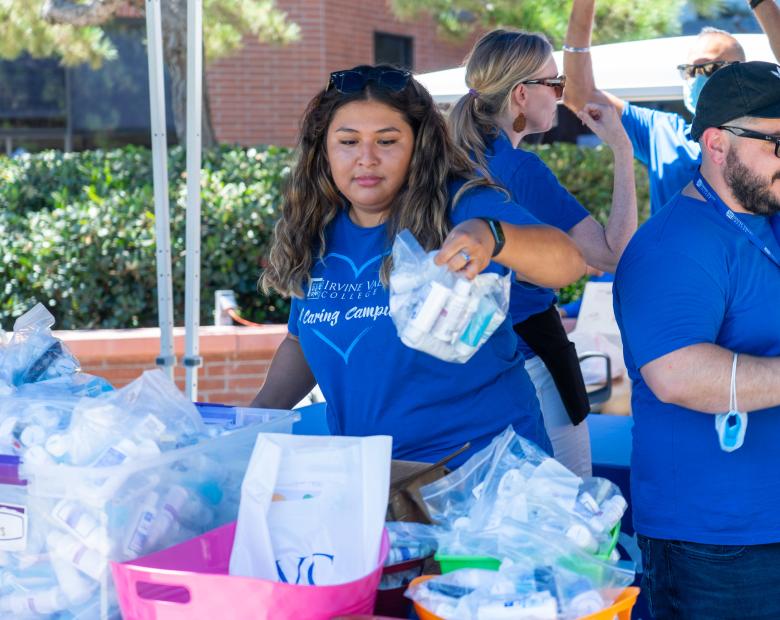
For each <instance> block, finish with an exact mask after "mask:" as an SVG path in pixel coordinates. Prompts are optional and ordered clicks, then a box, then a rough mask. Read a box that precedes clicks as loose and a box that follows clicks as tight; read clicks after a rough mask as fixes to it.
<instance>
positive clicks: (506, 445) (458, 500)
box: [420, 426, 628, 559]
mask: <svg viewBox="0 0 780 620" xmlns="http://www.w3.org/2000/svg"><path fill="white" fill-rule="evenodd" d="M420 492H421V495H422V498H423V500H424V502H425V504H426V507H427V508H428V511H429V514H430V515H431V518H432V519H433V520H434V521H435V522H436V523H438V524H440V525H443V526H444V530H443V533H442V534H441V535H440V537H439V545H438V548H439V551H438V553H439V555H441V556H447V557H450V556H452V557H457V556H481V555H485V553H484V551H485V550H484V549H474V548H472V547H471V546H470V543H469V542H468V541H469V540H471V539H472V537H473V536H472V535H473V533H474V532H485V531H491V532H498V531H499V530H500V525H501V524H502V523H503V522H504V520H505V519H512V520H514V521H516V522H519V523H525V524H528V526H529V527H532V528H534V529H535V530H536V531H539V532H543V533H544V534H545V536H546V537H548V538H549V539H557V540H566V541H568V542H570V543H572V544H574V545H575V546H576V547H577V548H579V549H581V550H582V551H583V552H585V553H589V554H592V555H597V556H599V557H601V558H604V559H617V557H618V554H617V552H616V551H615V543H616V539H617V532H618V531H619V523H620V520H621V519H622V517H623V514H624V513H625V511H626V508H627V507H628V505H627V503H626V500H625V499H624V498H623V496H622V494H621V493H620V489H618V487H617V486H615V485H614V484H613V483H612V482H610V481H609V480H606V479H604V478H597V477H591V478H587V479H582V478H580V477H579V476H577V475H575V474H573V473H572V472H570V471H569V470H568V469H566V468H565V467H564V466H563V465H561V464H560V463H559V462H558V461H556V460H555V459H552V458H550V457H549V456H548V455H547V454H546V453H544V452H543V451H542V450H541V449H540V448H538V447H537V446H536V445H535V444H533V443H532V442H530V441H528V440H526V439H524V438H523V437H520V436H519V435H517V434H516V433H515V431H514V429H513V428H512V427H511V426H509V427H507V429H506V430H505V431H504V432H503V433H501V434H500V435H498V436H496V437H495V438H494V439H493V441H492V442H491V443H490V444H489V445H488V446H487V447H486V448H484V449H483V450H481V451H480V452H478V453H477V454H475V455H474V456H472V457H471V458H470V459H469V460H468V461H466V463H464V464H463V465H462V466H461V467H459V468H458V469H456V470H455V471H454V472H452V473H451V474H449V475H448V476H446V477H444V478H442V479H440V480H437V481H436V482H433V483H431V484H429V485H426V486H424V487H422V488H421V490H420ZM498 559H500V558H498Z"/></svg>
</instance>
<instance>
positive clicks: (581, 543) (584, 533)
mask: <svg viewBox="0 0 780 620" xmlns="http://www.w3.org/2000/svg"><path fill="white" fill-rule="evenodd" d="M566 538H568V539H569V540H571V541H572V542H573V543H574V544H575V545H577V546H578V547H579V548H580V549H582V550H583V551H586V552H588V553H596V552H597V551H598V550H599V543H598V541H597V540H596V537H595V536H593V532H591V531H590V529H588V527H587V526H586V525H583V524H582V523H575V524H574V525H572V526H571V527H569V529H568V530H566Z"/></svg>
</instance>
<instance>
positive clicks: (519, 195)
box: [485, 132, 588, 359]
mask: <svg viewBox="0 0 780 620" xmlns="http://www.w3.org/2000/svg"><path fill="white" fill-rule="evenodd" d="M485 155H486V156H487V160H488V168H489V170H490V174H491V175H493V178H494V179H496V180H497V181H498V182H500V183H501V184H502V185H503V186H504V187H505V188H506V189H507V190H509V194H510V196H511V197H512V200H513V201H515V202H516V203H517V204H518V205H520V206H521V207H524V208H525V209H527V210H528V211H529V212H530V213H531V215H533V216H534V217H536V218H537V219H538V220H539V221H540V222H542V223H543V224H548V225H549V226H554V227H555V228H559V229H560V230H563V231H569V230H571V228H573V227H574V226H575V225H577V224H579V223H580V222H581V221H582V220H583V219H585V218H586V217H588V211H587V209H585V207H583V206H582V205H581V204H580V203H579V202H577V199H576V198H575V197H574V196H572V195H571V194H570V193H569V191H568V190H567V189H566V188H565V187H563V185H561V184H560V182H559V181H558V179H557V177H556V176H555V175H554V174H553V172H552V170H550V168H548V167H547V164H545V163H544V162H543V161H542V160H541V159H540V158H539V156H538V155H536V154H535V153H529V152H528V151H523V150H521V149H516V148H514V147H513V146H512V143H511V142H510V140H509V138H507V136H506V134H505V133H504V132H500V133H499V135H498V137H496V139H495V140H493V142H492V144H491V145H490V146H489V148H488V150H487V151H486V153H485ZM554 303H555V292H554V291H553V290H552V289H550V288H545V287H541V286H536V285H535V284H530V283H528V282H520V281H518V280H516V279H514V280H513V281H512V293H511V296H510V300H509V312H510V314H511V315H512V322H513V324H514V323H521V322H523V321H525V319H527V318H528V317H529V316H532V315H534V314H538V313H539V312H543V311H544V310H547V308H549V307H550V306H551V305H552V304H554ZM518 346H519V347H520V352H521V353H522V354H523V356H524V357H525V358H526V359H530V358H532V357H535V356H536V353H534V352H533V350H532V349H531V347H529V346H528V345H527V344H526V343H525V341H524V340H523V339H522V338H518Z"/></svg>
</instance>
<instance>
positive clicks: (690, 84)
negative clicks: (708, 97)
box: [683, 75, 709, 114]
mask: <svg viewBox="0 0 780 620" xmlns="http://www.w3.org/2000/svg"><path fill="white" fill-rule="evenodd" d="M708 79H709V77H708V76H706V75H697V76H696V77H693V78H691V79H689V80H685V81H684V82H683V101H684V102H685V107H686V108H688V111H689V112H690V113H691V114H696V103H697V102H698V101H699V95H700V94H701V89H702V88H704V84H706V83H707V80H708Z"/></svg>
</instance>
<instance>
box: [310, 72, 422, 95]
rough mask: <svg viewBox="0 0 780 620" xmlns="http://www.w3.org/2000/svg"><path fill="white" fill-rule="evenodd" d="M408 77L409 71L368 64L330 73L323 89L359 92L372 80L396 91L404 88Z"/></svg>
mask: <svg viewBox="0 0 780 620" xmlns="http://www.w3.org/2000/svg"><path fill="white" fill-rule="evenodd" d="M410 77H412V74H411V72H410V71H403V70H401V69H379V68H377V67H370V66H365V67H357V68H355V69H348V70H346V71H334V72H333V73H331V74H330V80H329V81H328V87H327V88H326V89H325V90H330V89H331V88H335V89H336V90H337V91H338V92H340V93H342V94H345V95H349V94H352V93H359V92H360V91H362V90H363V89H364V88H365V87H366V84H368V83H369V82H373V83H374V84H376V85H377V86H378V87H379V88H384V89H387V90H390V91H393V92H398V91H400V90H403V89H404V88H406V85H407V84H408V83H409V78H410Z"/></svg>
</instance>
